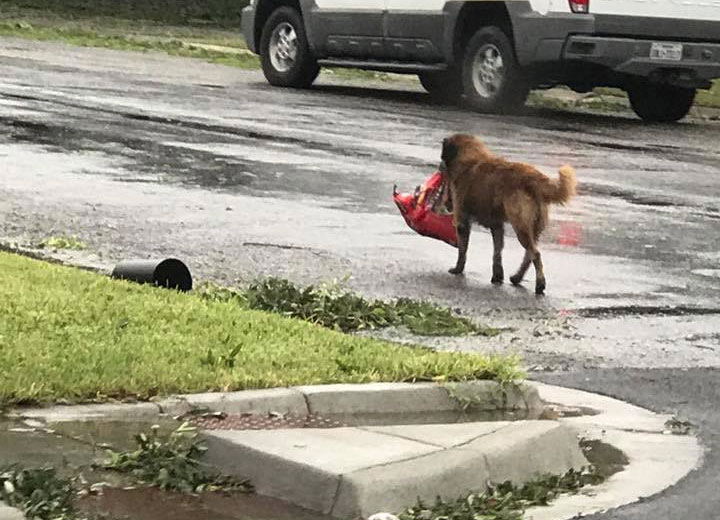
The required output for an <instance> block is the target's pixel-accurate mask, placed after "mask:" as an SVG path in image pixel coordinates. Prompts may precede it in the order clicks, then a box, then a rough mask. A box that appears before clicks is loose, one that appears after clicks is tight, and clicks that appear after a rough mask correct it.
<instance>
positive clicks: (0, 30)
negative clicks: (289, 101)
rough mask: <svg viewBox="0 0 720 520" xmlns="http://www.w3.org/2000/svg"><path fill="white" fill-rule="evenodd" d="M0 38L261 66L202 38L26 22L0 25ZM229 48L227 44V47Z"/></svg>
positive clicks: (251, 56)
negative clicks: (12, 37) (112, 31)
mask: <svg viewBox="0 0 720 520" xmlns="http://www.w3.org/2000/svg"><path fill="white" fill-rule="evenodd" d="M0 35H5V36H15V37H20V38H28V39H33V40H54V41H62V42H65V43H69V44H72V45H78V46H82V47H101V48H106V49H115V50H125V51H140V52H149V51H157V52H164V53H166V54H169V55H171V56H181V57H188V58H198V59H202V60H204V61H207V62H210V63H218V64H221V65H230V66H233V67H239V68H243V69H257V68H258V67H259V66H260V61H259V58H258V57H257V56H256V55H254V54H251V53H249V52H241V51H242V48H241V47H240V46H239V45H237V44H236V45H235V47H236V48H237V50H218V49H214V48H211V47H210V48H209V47H208V46H211V45H217V44H218V41H217V39H215V38H213V39H211V40H210V41H207V40H203V39H201V38H192V41H184V40H181V39H178V38H179V37H176V36H173V35H172V34H171V35H168V36H166V37H159V36H153V37H143V36H141V35H137V34H135V35H123V34H108V33H101V32H98V31H97V30H92V29H81V28H75V27H72V26H70V27H55V26H45V27H42V26H41V27H36V26H34V25H32V24H31V23H28V22H23V21H3V22H0ZM223 46H224V47H228V45H227V42H225V43H224V44H223Z"/></svg>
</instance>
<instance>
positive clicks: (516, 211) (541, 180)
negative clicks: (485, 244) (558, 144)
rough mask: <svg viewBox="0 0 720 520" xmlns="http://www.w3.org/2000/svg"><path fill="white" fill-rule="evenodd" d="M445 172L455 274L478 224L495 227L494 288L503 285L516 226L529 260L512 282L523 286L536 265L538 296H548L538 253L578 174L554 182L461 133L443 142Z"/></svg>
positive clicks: (568, 172) (564, 172)
mask: <svg viewBox="0 0 720 520" xmlns="http://www.w3.org/2000/svg"><path fill="white" fill-rule="evenodd" d="M440 169H441V171H442V172H443V173H444V175H445V176H446V179H447V182H448V183H449V185H450V198H451V202H452V207H453V215H454V221H455V229H456V230H457V236H458V259H457V264H456V265H455V267H454V268H452V269H450V273H452V274H462V272H463V271H464V270H465V260H466V258H467V248H468V242H469V240H470V227H471V225H472V223H473V221H474V222H477V223H478V224H480V225H482V226H485V227H487V228H490V231H491V233H492V237H493V245H494V254H493V276H492V283H502V282H503V279H504V277H505V275H504V272H503V266H502V249H503V245H504V235H505V230H504V225H505V222H510V224H511V225H512V227H513V229H514V230H515V234H516V235H517V238H518V240H519V241H520V243H521V244H522V246H523V247H524V248H525V258H524V259H523V261H522V264H521V265H520V268H519V269H518V271H517V273H515V274H514V275H513V276H511V277H510V281H511V282H512V283H513V284H514V285H518V284H520V282H522V279H523V277H524V276H525V273H527V270H528V268H529V267H530V263H531V262H532V263H533V264H534V265H535V275H536V280H535V292H536V293H537V294H542V293H543V292H544V291H545V274H544V273H543V264H542V260H541V258H540V251H538V248H537V242H538V238H539V237H540V233H542V232H543V230H544V229H545V226H546V225H547V221H548V206H549V205H550V204H564V203H565V202H567V201H568V200H570V198H571V197H572V196H573V195H574V194H575V187H576V180H575V171H574V170H573V169H572V168H571V167H570V166H563V167H562V168H561V169H560V172H559V173H560V177H559V178H558V179H557V180H551V179H549V178H548V177H546V176H545V175H543V174H542V173H540V172H539V171H538V170H536V169H535V168H533V167H532V166H530V165H527V164H523V163H514V162H509V161H506V160H504V159H501V158H499V157H495V156H493V155H491V154H490V152H488V151H487V149H486V148H485V146H484V145H483V144H482V143H481V142H480V140H479V139H477V138H476V137H474V136H472V135H468V134H455V135H453V136H451V137H448V138H447V139H445V140H443V149H442V163H441V165H440Z"/></svg>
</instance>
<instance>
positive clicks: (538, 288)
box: [533, 251, 545, 294]
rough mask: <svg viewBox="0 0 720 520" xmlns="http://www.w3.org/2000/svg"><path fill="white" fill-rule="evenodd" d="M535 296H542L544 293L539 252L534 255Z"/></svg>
mask: <svg viewBox="0 0 720 520" xmlns="http://www.w3.org/2000/svg"><path fill="white" fill-rule="evenodd" d="M533 263H534V264H535V294H543V293H544V292H545V269H544V268H543V263H542V258H541V256H540V251H537V252H536V253H535V260H533Z"/></svg>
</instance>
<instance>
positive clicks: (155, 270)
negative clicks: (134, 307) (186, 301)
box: [111, 258, 192, 292]
mask: <svg viewBox="0 0 720 520" xmlns="http://www.w3.org/2000/svg"><path fill="white" fill-rule="evenodd" d="M111 276H112V277H113V278H119V279H121V280H130V281H132V282H137V283H147V284H153V285H157V286H158V287H164V288H166V289H175V290H177V291H183V292H187V291H189V290H191V289H192V275H191V274H190V270H189V269H188V268H187V266H186V265H185V264H184V263H182V262H181V261H180V260H177V259H175V258H167V259H165V260H125V261H122V262H120V263H119V264H117V265H116V266H115V269H113V272H112V275H111Z"/></svg>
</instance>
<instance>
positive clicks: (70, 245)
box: [39, 235, 88, 251]
mask: <svg viewBox="0 0 720 520" xmlns="http://www.w3.org/2000/svg"><path fill="white" fill-rule="evenodd" d="M39 247H41V248H47V249H69V250H73V251H81V250H83V249H87V247H88V246H87V244H86V243H85V242H83V241H82V240H80V239H79V238H78V237H76V236H75V235H70V236H64V235H61V236H52V237H48V238H46V239H45V240H43V241H42V242H40V244H39Z"/></svg>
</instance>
